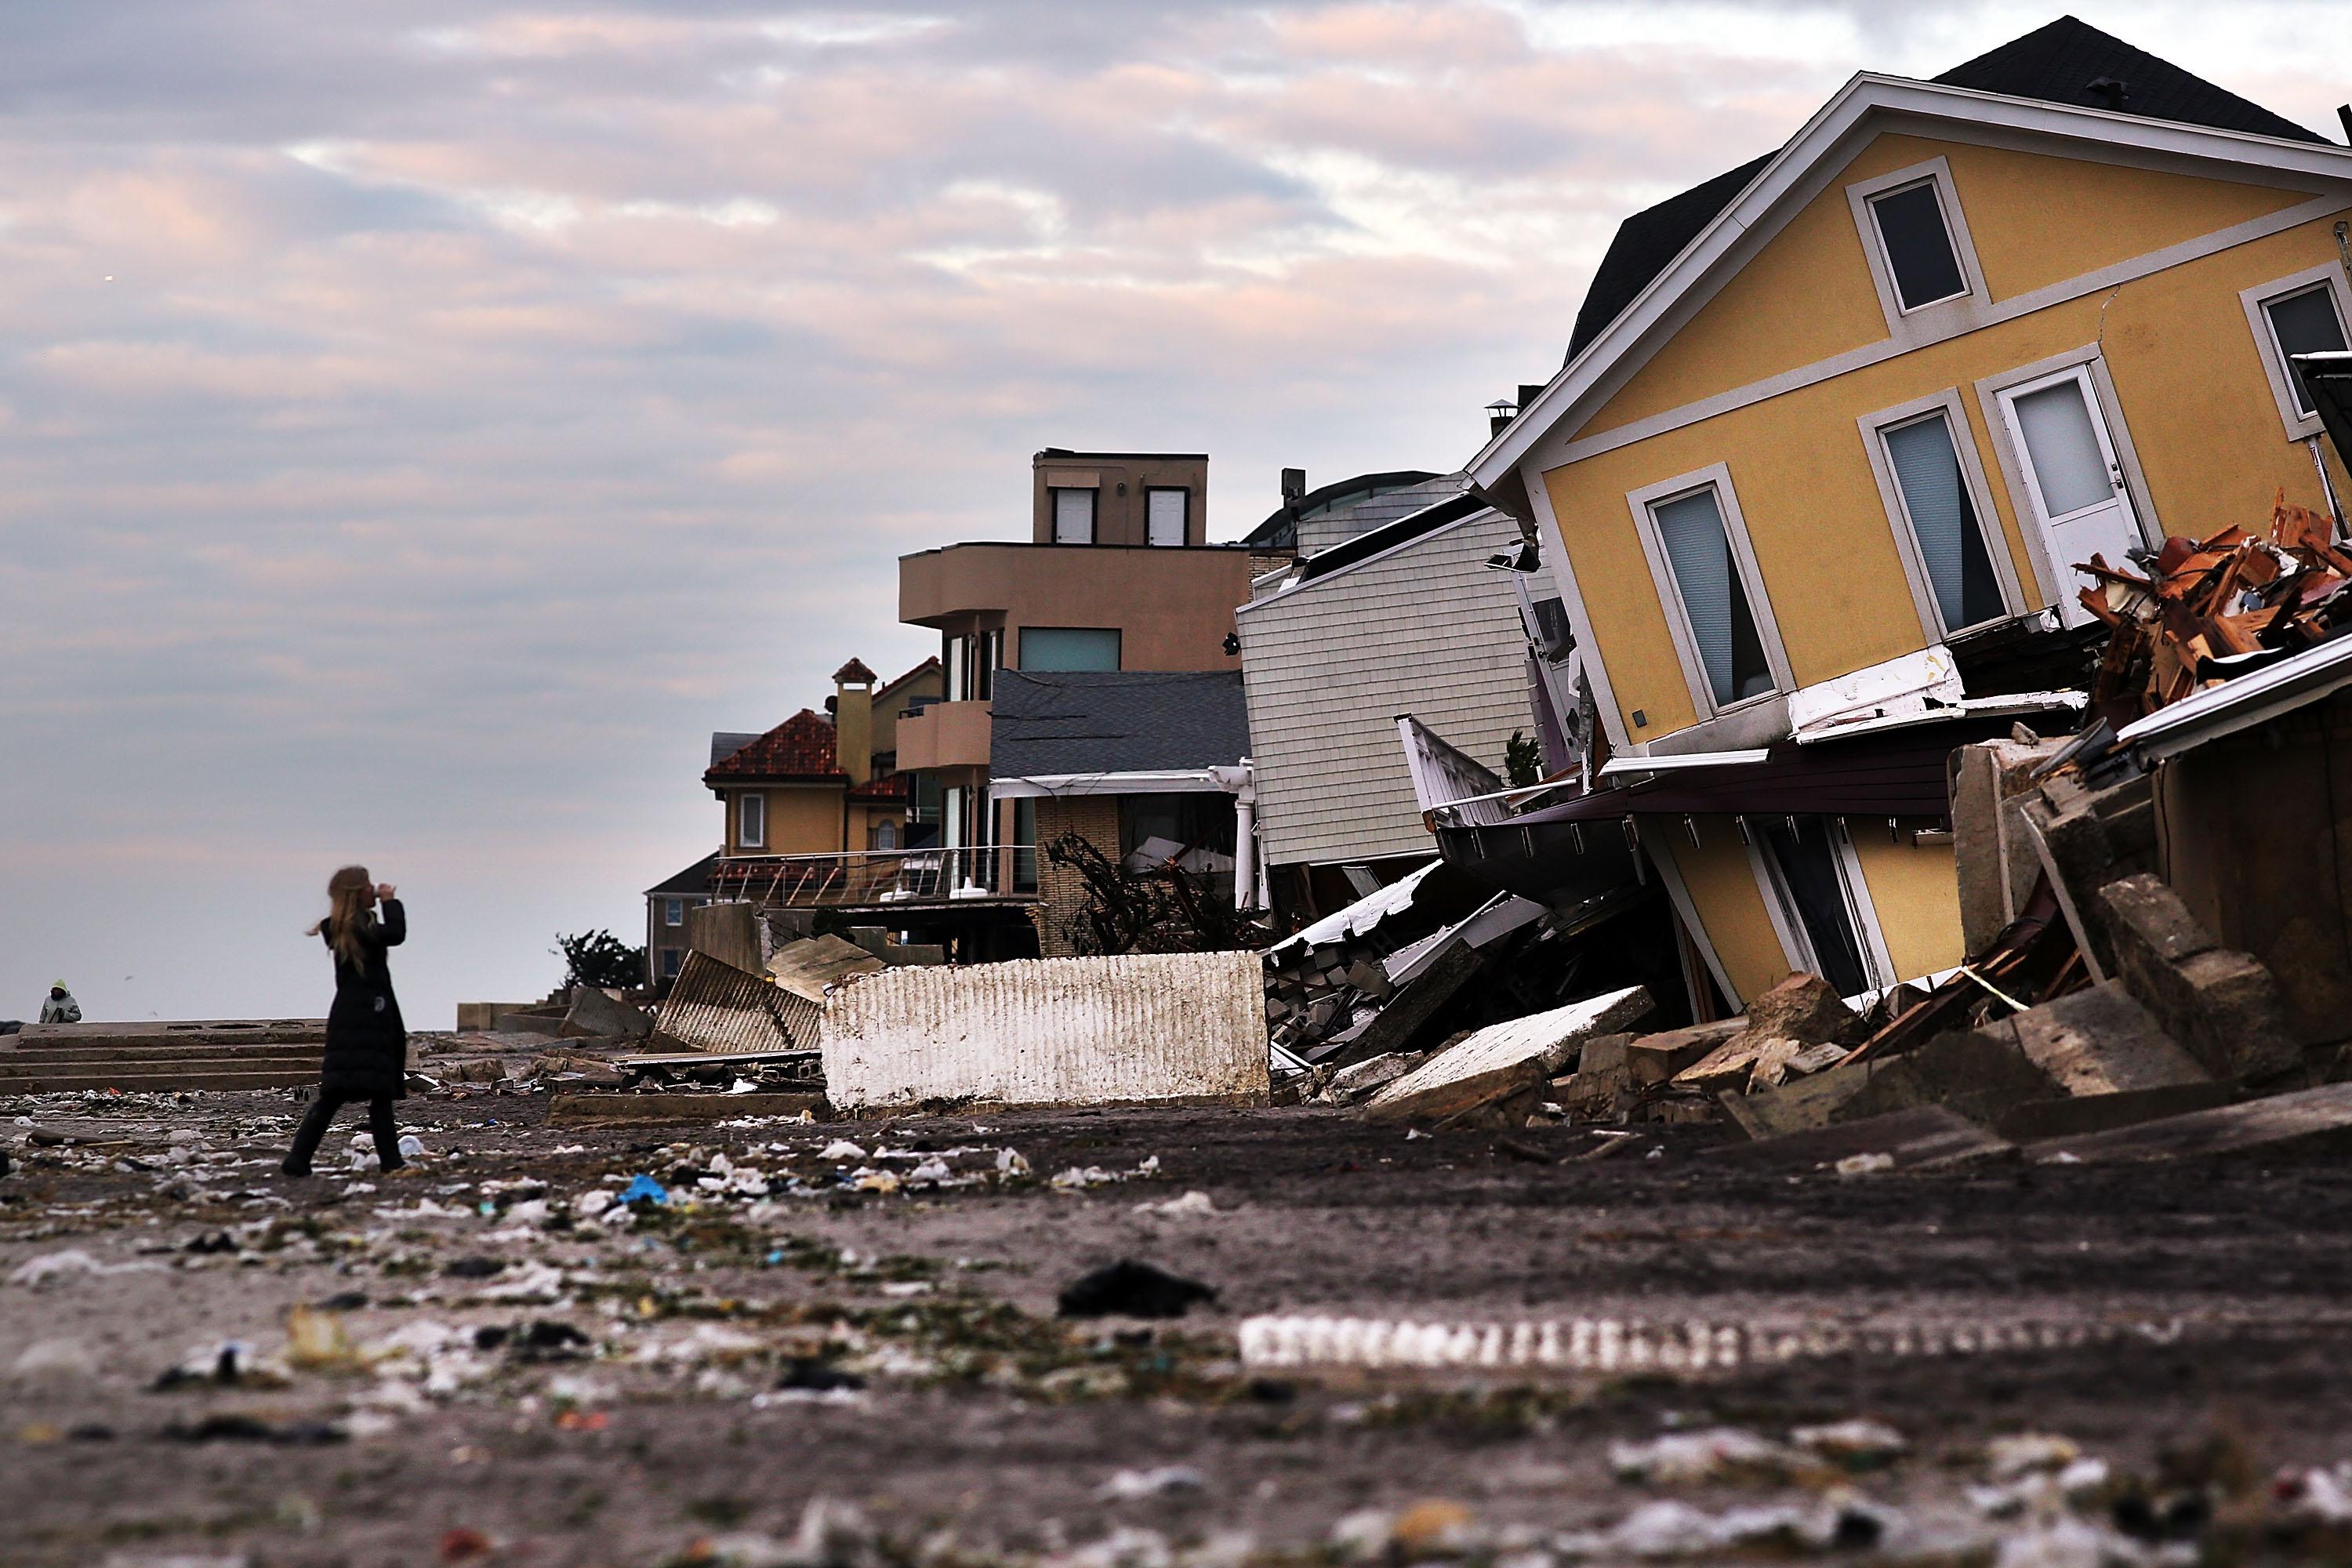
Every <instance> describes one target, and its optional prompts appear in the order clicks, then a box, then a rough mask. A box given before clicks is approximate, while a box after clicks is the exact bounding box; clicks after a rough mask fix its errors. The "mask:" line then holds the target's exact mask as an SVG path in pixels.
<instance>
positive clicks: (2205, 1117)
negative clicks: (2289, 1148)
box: [2026, 1083, 2352, 1165]
mask: <svg viewBox="0 0 2352 1568" xmlns="http://www.w3.org/2000/svg"><path fill="white" fill-rule="evenodd" d="M2339 1135H2340V1136H2341V1138H2342V1141H2343V1142H2347V1143H2352V1083H2330V1084H2322V1085H2321V1086H2320V1087H2319V1088H2317V1089H2298V1090H2296V1091H2294V1093H2291V1094H2277V1095H2273V1096H2271V1097H2270V1098H2269V1099H2267V1100H2248V1101H2246V1102H2245V1103H2244V1104H2242V1105H2225V1106H2221V1107H2219V1108H2217V1109H2215V1110H2195V1111H2190V1112H2189V1113H2188V1114H2187V1115H2184V1116H2168V1117H2165V1118H2164V1119H2162V1120H2161V1121H2145V1122H2142V1123H2140V1124H2139V1125H2138V1126H2137V1127H2122V1128H2117V1129H2116V1130H2115V1131H2110V1132H2095V1133H2092V1134H2089V1135H2088V1136H2086V1137H2082V1138H2064V1139H2051V1140H2047V1141H2045V1142H2039V1143H2035V1144H2033V1145H2032V1146H2031V1147H2030V1148H2028V1149H2027V1150H2026V1156H2027V1158H2029V1159H2031V1160H2032V1161H2034V1162H2035V1163H2038V1164H2044V1165H2050V1164H2085V1165H2097V1164H2126V1163H2135V1162H2140V1161H2147V1160H2189V1159H2195V1158H2198V1157H2199V1156H2200V1155H2208V1154H2229V1153H2234V1152H2239V1151H2241V1150H2246V1149H2264V1148H2277V1147H2279V1146H2281V1145H2285V1144H2291V1143H2298V1142H2304V1141H2305V1140H2309V1141H2312V1142H2317V1143H2322V1144H2333V1143H2334V1142H2336V1141H2337V1136H2339Z"/></svg>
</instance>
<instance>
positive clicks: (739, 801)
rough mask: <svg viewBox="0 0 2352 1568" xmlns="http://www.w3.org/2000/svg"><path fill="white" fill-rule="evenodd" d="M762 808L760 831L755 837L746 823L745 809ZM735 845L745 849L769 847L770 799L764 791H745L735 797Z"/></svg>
mask: <svg viewBox="0 0 2352 1568" xmlns="http://www.w3.org/2000/svg"><path fill="white" fill-rule="evenodd" d="M752 805H756V806H758V807H759V808H760V831H759V833H758V835H757V836H756V837H755V836H754V835H753V834H752V832H751V828H750V827H749V826H746V825H745V823H744V816H745V815H746V813H745V809H744V808H745V807H747V806H752ZM735 843H736V845H737V846H738V847H740V848H744V849H765V848H766V847H768V797H767V795H766V794H765V793H764V792H763V791H760V790H745V791H743V792H742V793H740V794H739V795H736V797H735Z"/></svg>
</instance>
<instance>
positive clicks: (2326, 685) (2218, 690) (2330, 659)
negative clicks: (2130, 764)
mask: <svg viewBox="0 0 2352 1568" xmlns="http://www.w3.org/2000/svg"><path fill="white" fill-rule="evenodd" d="M2347 686H2352V637H2337V638H2336V639H2335V640H2334V641H2333V642H2325V643H2322V644H2320V645H2319V646H2318V647H2313V648H2305V650H2304V651H2303V652H2301V653H2299V654H2296V655H2294V657H2293V658H2284V659H2281V660H2280V661H2279V662H2278V663H2276V664H2273V665H2272V666H2270V667H2269V668H2266V669H2258V670H2255V671H2254V672H2253V673H2252V674H2251V675H2242V676H2240V677H2238V678H2237V679H2235V680H2229V681H2224V682H2222V683H2221V685H2219V686H2209V687H2207V688H2206V689H2204V690H2202V691H2199V692H2195V693H2192V694H2191V695H2189V696H2187V697H2184V698H2182V699H2181V700H2179V701H2178V702H2175V703H2173V704H2171V705H2170V706H2169V707H2165V708H2159V709H2158V710H2156V711H2155V712H2153V713H2151V714H2149V715H2148V716H2147V718H2145V719H2137V720H2134V721H2132V722H2131V723H2129V724H2126V725H2125V726H2124V728H2123V731H2122V732H2121V733H2120V734H2118V735H2117V736H2116V740H2118V741H2120V742H2123V743H2124V744H2125V745H2126V746H2129V747H2131V748H2132V749H2133V750H2134V751H2135V752H2137V753H2138V754H2139V758H2140V760H2141V761H2142V762H2143V763H2159V762H2162V761H2163V760H2164V759H2165V758H2167V757H2174V756H2179V754H2180V753H2181V752H2186V751H2191V750H2193V749H2195V748H2196V747H2199V746H2201V745H2203V744H2204V743H2205V742H2208V741H2218V740H2220V739H2221V738H2222V737H2223V736H2225V735H2234V734H2236V733H2237V732H2238V731H2241V730H2251V729H2252V728H2253V727H2254V726H2255V725H2257V724H2262V723H2266V722H2268V721H2271V720H2273V719H2275V718H2277V717H2278V716H2279V715H2281V714H2283V713H2291V712H2293V711H2294V710H2296V709H2298V708H2303V707H2307V706H2308V705H2310V704H2311V703H2314V702H2317V701H2319V700H2321V699H2322V698H2325V697H2327V696H2330V695H2332V694H2333V693H2335V692H2337V691H2340V690H2342V689H2344V688H2345V687H2347Z"/></svg>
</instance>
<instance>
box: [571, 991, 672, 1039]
mask: <svg viewBox="0 0 2352 1568" xmlns="http://www.w3.org/2000/svg"><path fill="white" fill-rule="evenodd" d="M556 1032H557V1033H558V1034H562V1035H568V1036H571V1037H574V1038H581V1037H594V1038H607V1039H623V1040H642V1039H644V1038H645V1037H646V1036H647V1035H650V1034H652V1033H653V1032H654V1020H653V1015H652V1014H650V1013H647V1012H646V1011H644V1010H643V1009H641V1008H637V1007H632V1006H630V1005H628V1004H627V1003H626V1002H616V1001H614V999H613V998H612V997H610V996H607V995H605V994H604V992H602V991H600V990H598V989H597V988H596V987H594V986H593V985H575V986H573V987H572V1006H571V1008H570V1009H569V1010H568V1011H566V1012H565V1014H564V1015H563V1025H562V1028H560V1029H558V1030H557V1031H556Z"/></svg>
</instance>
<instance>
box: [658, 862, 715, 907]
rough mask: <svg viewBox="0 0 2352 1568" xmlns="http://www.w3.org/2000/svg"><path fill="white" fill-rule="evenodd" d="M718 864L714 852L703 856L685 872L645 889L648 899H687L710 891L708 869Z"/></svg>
mask: <svg viewBox="0 0 2352 1568" xmlns="http://www.w3.org/2000/svg"><path fill="white" fill-rule="evenodd" d="M718 864H719V856H718V854H717V852H716V851H714V852H712V853H711V854H709V855H705V856H704V857H703V858H701V859H699V860H697V861H696V862H695V863H694V864H693V865H691V866H688V868H686V869H685V870H683V871H680V872H679V873H677V875H676V876H674V877H671V878H669V879H667V880H664V881H661V882H657V883H656V884H655V885H654V886H652V887H650V888H647V889H646V897H647V898H649V899H662V898H669V899H676V898H687V897H693V896H697V895H699V894H702V893H707V892H709V890H710V868H712V867H713V866H716V865H718Z"/></svg>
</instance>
